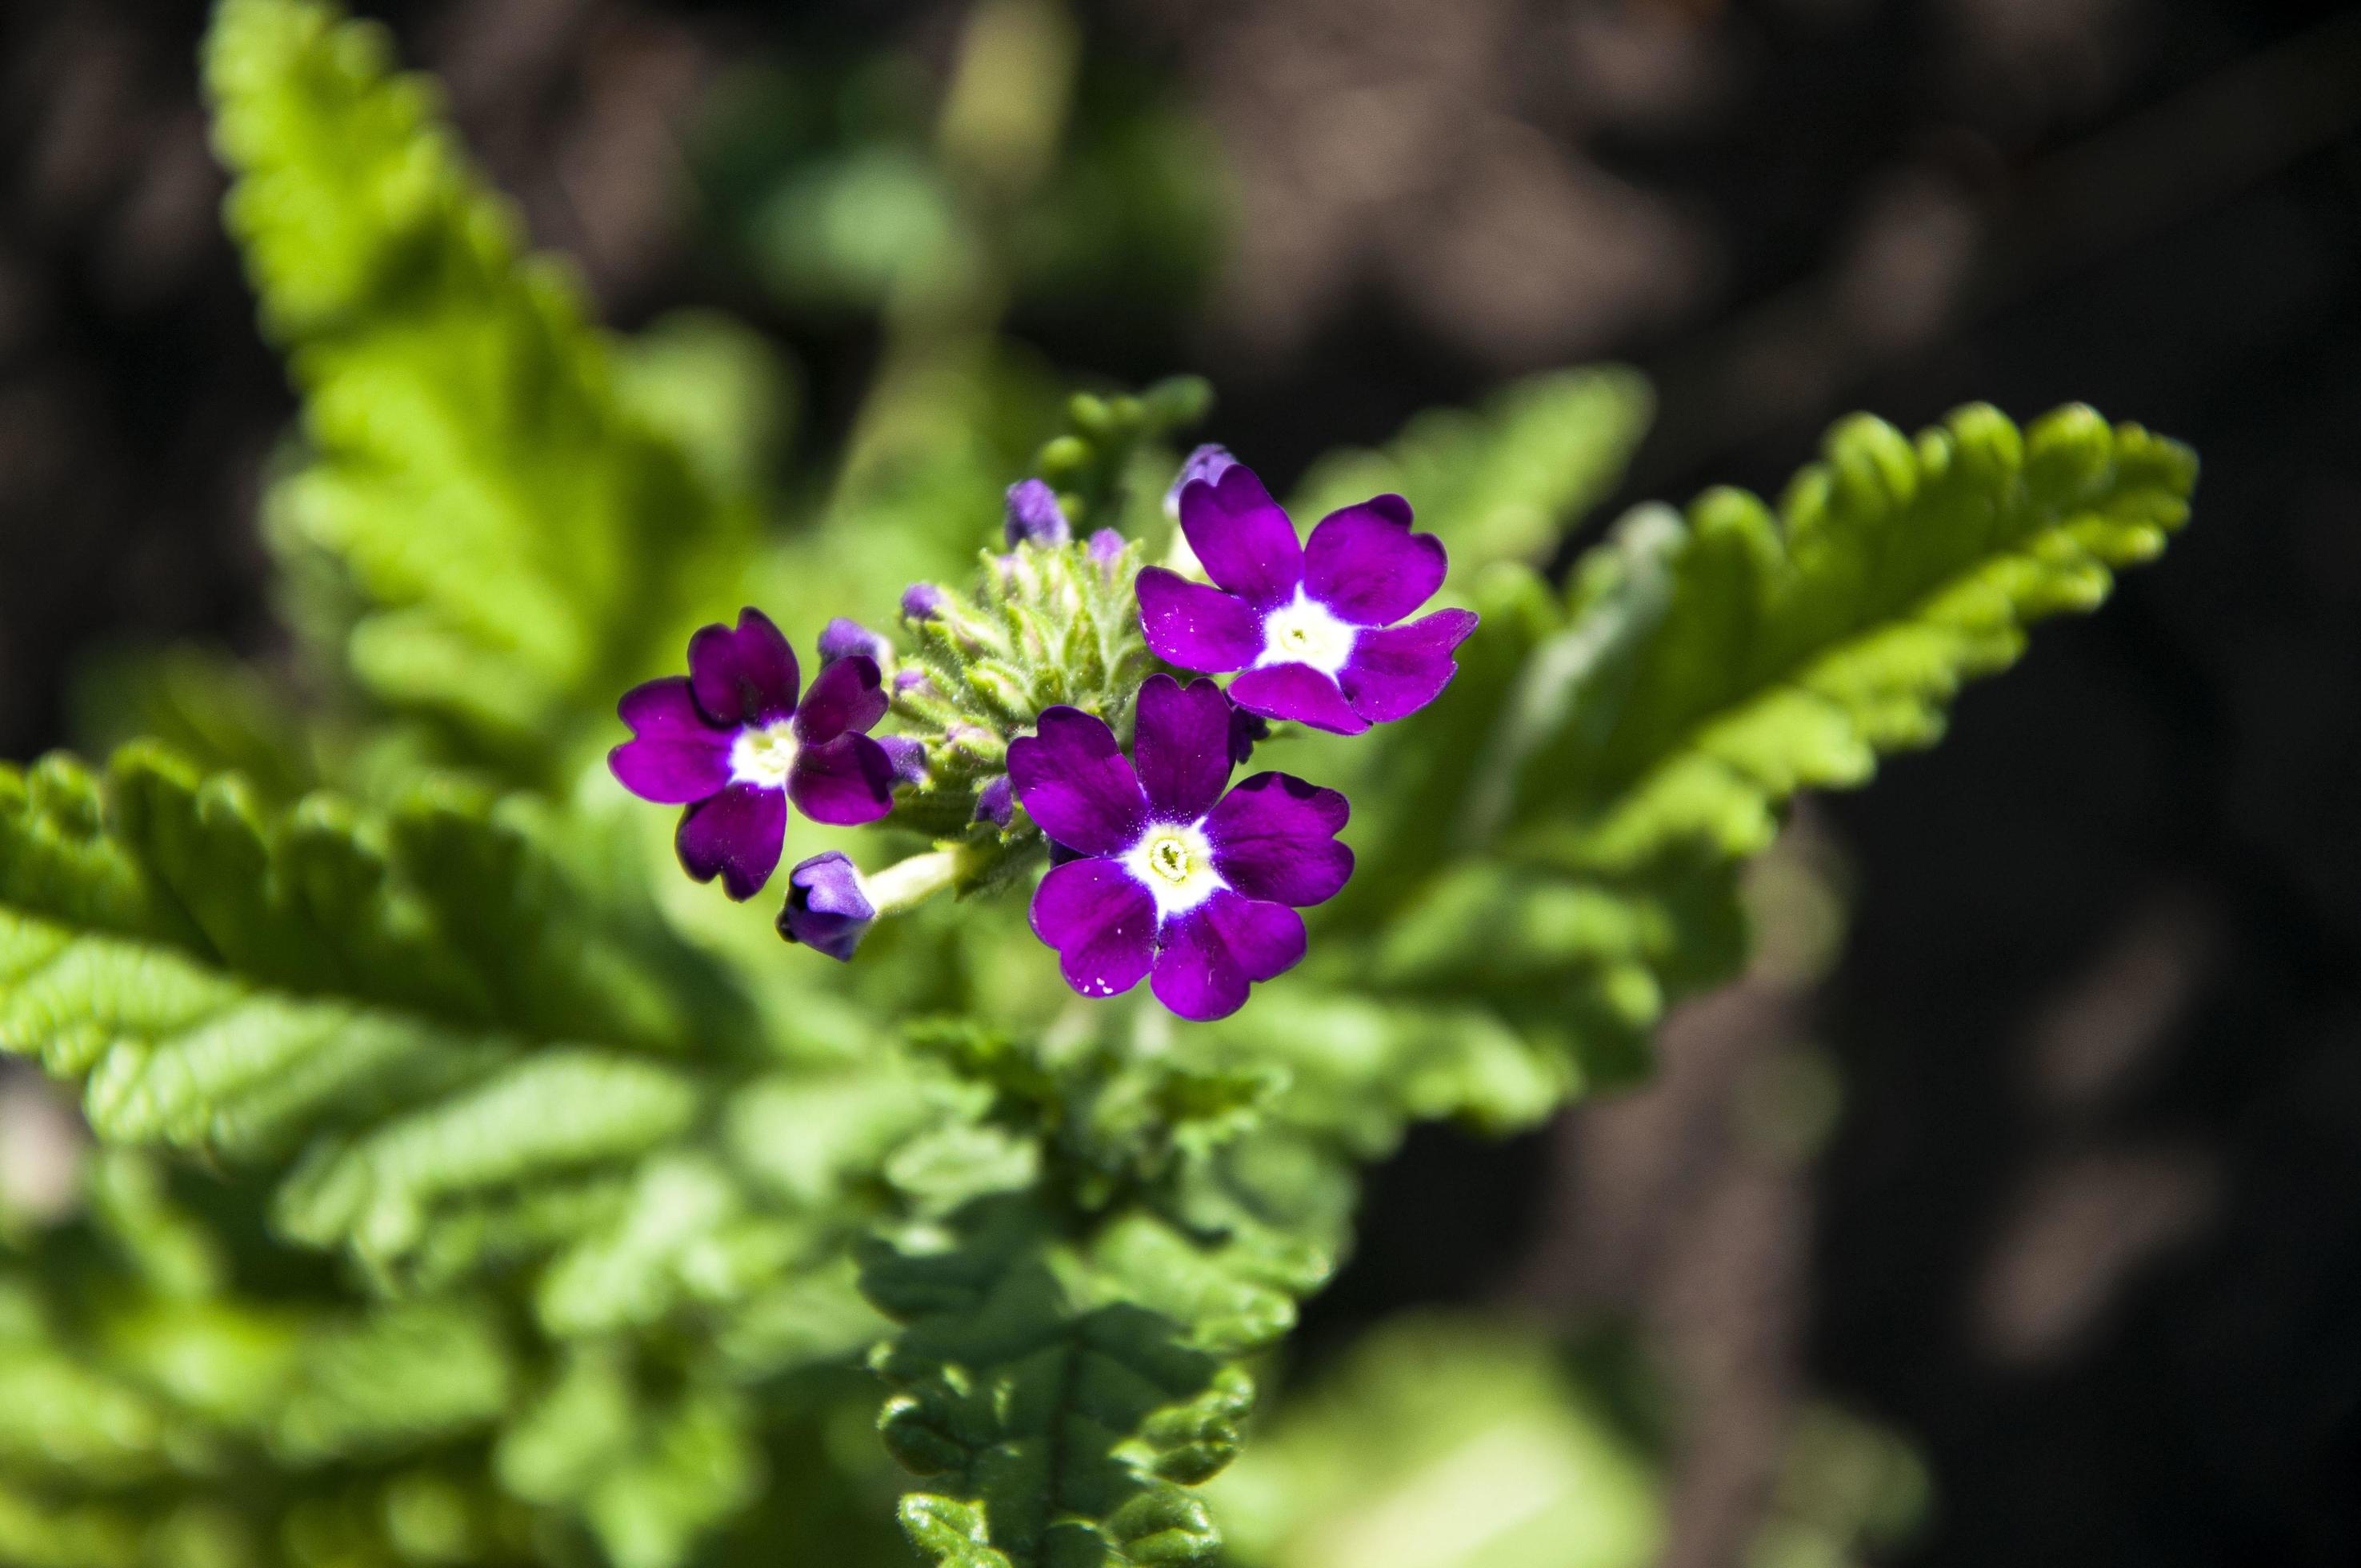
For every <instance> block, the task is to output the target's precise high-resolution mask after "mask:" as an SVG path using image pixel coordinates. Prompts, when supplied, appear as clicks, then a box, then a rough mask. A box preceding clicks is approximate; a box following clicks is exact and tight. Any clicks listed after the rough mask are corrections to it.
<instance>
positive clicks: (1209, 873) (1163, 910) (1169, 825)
mask: <svg viewBox="0 0 2361 1568" xmlns="http://www.w3.org/2000/svg"><path fill="white" fill-rule="evenodd" d="M1123 861H1124V865H1125V867H1126V869H1127V870H1129V871H1130V872H1131V875H1132V879H1133V880H1134V881H1136V882H1137V883H1139V885H1140V886H1142V887H1144V888H1146V889H1147V890H1148V893H1149V894H1150V895H1151V896H1152V897H1154V898H1155V900H1156V911H1157V916H1158V917H1159V919H1161V918H1167V917H1170V916H1174V915H1185V914H1187V913H1188V912H1189V911H1190V910H1191V909H1194V908H1196V907H1197V905H1201V904H1202V903H1204V902H1205V900H1207V899H1209V898H1211V897H1213V894H1217V893H1219V892H1221V891H1222V889H1223V888H1224V887H1225V886H1227V885H1228V884H1227V883H1224V882H1223V881H1222V873H1221V872H1218V871H1215V870H1214V869H1213V841H1212V840H1211V839H1207V838H1206V837H1205V829H1204V828H1203V827H1202V825H1201V824H1198V823H1194V822H1190V823H1180V822H1159V823H1157V824H1155V825H1153V826H1152V827H1150V828H1148V831H1147V832H1146V833H1145V834H1143V835H1141V837H1140V839H1139V842H1137V843H1136V844H1134V845H1133V846H1132V847H1131V848H1130V849H1129V850H1126V852H1125V854H1124V857H1123Z"/></svg>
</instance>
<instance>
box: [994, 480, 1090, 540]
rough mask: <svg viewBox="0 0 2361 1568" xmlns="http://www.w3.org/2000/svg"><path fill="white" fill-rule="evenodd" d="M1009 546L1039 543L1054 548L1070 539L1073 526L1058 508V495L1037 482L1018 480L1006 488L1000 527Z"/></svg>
mask: <svg viewBox="0 0 2361 1568" xmlns="http://www.w3.org/2000/svg"><path fill="white" fill-rule="evenodd" d="M1002 527H1003V531H1004V533H1005V537H1006V539H1007V541H1008V547H1009V548H1010V549H1011V550H1014V549H1016V547H1017V546H1018V545H1019V544H1039V545H1043V546H1045V547H1049V548H1055V547H1056V546H1058V545H1060V544H1063V543H1066V542H1067V541H1068V540H1070V539H1071V538H1073V536H1074V530H1073V525H1072V524H1071V523H1069V522H1068V521H1066V513H1065V510H1064V509H1063V508H1061V507H1060V506H1059V505H1058V492H1057V491H1055V490H1053V489H1051V488H1049V486H1048V484H1046V483H1044V482H1043V481H1042V480H1039V479H1020V480H1018V481H1017V482H1016V484H1013V485H1011V486H1009V487H1008V515H1007V517H1006V520H1005V521H1004V523H1003V524H1002Z"/></svg>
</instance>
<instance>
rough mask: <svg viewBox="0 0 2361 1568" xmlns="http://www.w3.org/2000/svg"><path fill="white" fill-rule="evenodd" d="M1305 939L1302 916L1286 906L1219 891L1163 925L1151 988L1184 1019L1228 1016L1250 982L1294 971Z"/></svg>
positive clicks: (1201, 1020)
mask: <svg viewBox="0 0 2361 1568" xmlns="http://www.w3.org/2000/svg"><path fill="white" fill-rule="evenodd" d="M1304 943H1305V938H1304V932H1303V916H1301V915H1298V914H1297V913H1296V912H1295V911H1294V910H1292V909H1290V908H1288V907H1287V905H1283V904H1268V903H1265V902H1263V901H1262V900H1260V899H1257V898H1247V897H1245V896H1243V895H1241V894H1235V893H1226V892H1225V893H1217V894H1214V895H1213V897H1212V898H1210V899H1207V900H1206V901H1205V902H1204V903H1203V904H1202V905H1198V906H1197V907H1196V908H1195V909H1193V910H1191V911H1190V912H1189V913H1188V914H1186V915H1184V916H1181V917H1180V919H1178V920H1175V921H1173V922H1172V923H1171V924H1170V925H1169V926H1167V927H1165V929H1164V949H1163V951H1161V952H1160V953H1159V954H1158V955H1157V957H1156V976H1155V979H1154V980H1152V981H1149V986H1150V989H1152V990H1153V991H1154V992H1156V1000H1157V1001H1159V1002H1161V1003H1164V1005H1165V1006H1167V1007H1170V1009H1172V1011H1173V1012H1175V1013H1178V1014H1180V1016H1181V1017H1183V1018H1193V1019H1195V1020H1196V1021H1197V1022H1199V1023H1201V1024H1202V1023H1208V1022H1210V1021H1212V1020H1213V1019H1215V1018H1226V1017H1228V1016H1229V1015H1230V1014H1233V1013H1235V1012H1236V1011H1237V1010H1238V1009H1239V1008H1240V1007H1243V1006H1245V1005H1246V988H1247V986H1248V985H1249V984H1250V983H1251V982H1253V981H1259V980H1268V979H1270V978H1271V977H1272V976H1274V975H1278V974H1281V973H1283V972H1285V971H1286V970H1290V969H1292V968H1293V967H1294V966H1295V964H1296V962H1297V961H1298V960H1299V959H1301V958H1302V957H1303V949H1304Z"/></svg>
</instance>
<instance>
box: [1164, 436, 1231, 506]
mask: <svg viewBox="0 0 2361 1568" xmlns="http://www.w3.org/2000/svg"><path fill="white" fill-rule="evenodd" d="M1236 466H1238V460H1237V459H1236V458H1235V457H1233V456H1231V455H1230V449H1229V448H1228V447H1226V446H1216V445H1214V444H1213V443H1212V442H1207V443H1206V444H1204V445H1202V446H1200V447H1199V448H1197V450H1195V451H1194V452H1191V454H1189V455H1188V456H1186V457H1184V458H1182V459H1181V460H1180V473H1179V474H1177V475H1175V476H1173V479H1172V488H1170V489H1169V490H1167V491H1165V492H1164V515H1165V516H1167V517H1179V516H1180V493H1181V492H1182V491H1183V490H1186V489H1187V488H1189V487H1190V486H1191V485H1193V484H1195V483H1196V482H1197V481H1198V480H1200V479H1202V480H1204V481H1205V483H1207V484H1209V485H1212V484H1218V483H1219V482H1220V481H1221V477H1222V476H1223V475H1224V474H1226V473H1228V472H1229V471H1230V470H1231V469H1233V468H1235V467H1236Z"/></svg>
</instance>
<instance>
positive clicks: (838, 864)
mask: <svg viewBox="0 0 2361 1568" xmlns="http://www.w3.org/2000/svg"><path fill="white" fill-rule="evenodd" d="M876 918H877V910H876V907H875V905H872V904H871V903H870V902H869V891H868V889H867V888H865V887H863V886H862V881H861V872H859V871H857V870H856V869H854V867H853V864H852V861H851V860H850V859H849V858H848V857H847V856H846V855H845V853H844V851H843V850H829V851H828V852H827V853H825V854H819V855H814V856H813V857H812V858H811V859H809V860H807V861H803V862H802V863H801V864H799V865H797V866H796V869H795V870H794V871H792V872H788V873H787V902H786V906H785V908H783V909H781V910H780V911H779V935H780V936H782V937H785V938H786V939H787V940H788V941H790V942H800V943H802V944H803V945H804V946H806V947H807V948H811V949H812V950H813V951H815V952H820V953H826V954H827V955H828V956H829V958H832V959H835V960H836V961H837V962H839V963H849V962H851V959H852V950H853V949H854V948H858V947H859V946H861V938H863V937H865V936H867V935H868V934H869V927H870V923H871V922H872V921H873V920H875V919H876Z"/></svg>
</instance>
